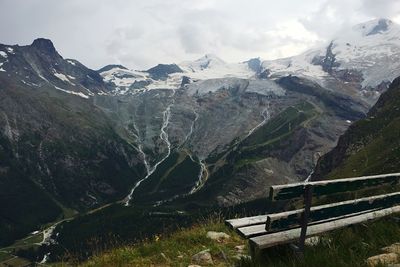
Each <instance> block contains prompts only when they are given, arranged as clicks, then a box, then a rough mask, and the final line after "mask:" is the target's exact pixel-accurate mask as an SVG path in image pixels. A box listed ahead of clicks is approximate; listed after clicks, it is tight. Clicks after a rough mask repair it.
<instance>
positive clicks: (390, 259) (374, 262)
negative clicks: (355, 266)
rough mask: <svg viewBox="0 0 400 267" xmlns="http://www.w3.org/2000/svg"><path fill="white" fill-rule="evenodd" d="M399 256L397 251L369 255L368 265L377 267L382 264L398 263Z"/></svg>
mask: <svg viewBox="0 0 400 267" xmlns="http://www.w3.org/2000/svg"><path fill="white" fill-rule="evenodd" d="M398 260H399V256H398V255H397V254H396V253H385V254H380V255H376V256H373V257H369V258H368V259H367V265H368V267H375V266H380V265H388V264H393V263H398Z"/></svg>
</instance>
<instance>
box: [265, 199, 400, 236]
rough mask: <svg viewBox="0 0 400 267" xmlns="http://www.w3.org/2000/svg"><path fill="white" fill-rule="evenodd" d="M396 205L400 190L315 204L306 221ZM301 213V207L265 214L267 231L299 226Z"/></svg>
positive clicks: (323, 219)
mask: <svg viewBox="0 0 400 267" xmlns="http://www.w3.org/2000/svg"><path fill="white" fill-rule="evenodd" d="M396 205H400V192H396V193H391V194H384V195H378V196H373V197H365V198H359V199H355V200H347V201H342V202H337V203H332V204H326V205H321V206H315V207H312V208H311V211H310V216H309V219H308V222H309V224H312V223H313V222H318V221H325V220H329V219H331V218H338V217H341V216H347V215H351V214H355V213H359V212H363V211H367V210H374V209H384V208H390V207H393V206H396ZM302 213H303V209H298V210H293V211H288V212H282V213H276V214H269V215H268V216H267V222H266V230H267V231H268V232H277V231H281V230H286V229H290V228H296V227H299V226H300V220H301V216H302Z"/></svg>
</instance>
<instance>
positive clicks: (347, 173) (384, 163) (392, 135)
mask: <svg viewBox="0 0 400 267" xmlns="http://www.w3.org/2000/svg"><path fill="white" fill-rule="evenodd" d="M399 160H400V77H399V78H397V79H395V80H394V81H393V82H392V83H391V85H390V87H389V89H388V90H387V91H386V92H385V93H384V94H382V96H381V97H380V98H379V100H378V102H377V103H376V104H375V105H374V106H373V108H372V109H371V110H370V111H369V112H368V115H367V117H366V118H365V119H363V120H360V121H357V122H355V123H353V124H352V125H351V126H350V127H349V129H348V130H347V131H346V133H345V134H344V135H342V136H341V137H340V139H339V141H338V144H337V146H336V147H335V148H334V149H333V150H332V151H330V152H329V153H327V154H326V155H324V156H323V157H322V158H321V160H320V161H319V162H318V165H317V167H316V169H315V172H314V175H313V179H331V178H337V177H355V176H364V175H373V174H384V173H392V172H393V173H395V172H399V171H400V166H399Z"/></svg>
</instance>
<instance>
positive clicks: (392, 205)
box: [226, 173, 400, 252]
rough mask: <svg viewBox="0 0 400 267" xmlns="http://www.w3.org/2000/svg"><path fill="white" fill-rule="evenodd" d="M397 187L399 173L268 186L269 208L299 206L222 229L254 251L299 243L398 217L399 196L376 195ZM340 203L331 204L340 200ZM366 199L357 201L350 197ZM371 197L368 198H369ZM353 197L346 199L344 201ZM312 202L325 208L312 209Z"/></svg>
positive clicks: (232, 222)
mask: <svg viewBox="0 0 400 267" xmlns="http://www.w3.org/2000/svg"><path fill="white" fill-rule="evenodd" d="M399 184H400V173H393V174H385V175H375V176H365V177H356V178H345V179H338V180H328V181H316V182H304V183H295V184H286V185H275V186H271V188H270V193H269V201H270V202H271V204H274V203H276V202H281V203H282V202H285V203H286V205H285V206H288V205H292V206H293V205H294V206H295V205H298V206H299V207H301V208H298V209H296V208H292V209H289V210H285V211H283V212H279V213H271V214H265V215H259V216H252V217H245V218H237V219H231V220H227V221H226V224H227V225H229V226H230V227H231V228H233V229H235V230H236V231H237V232H238V233H239V234H240V235H241V236H242V237H244V238H246V239H249V241H250V245H251V246H252V247H253V248H255V249H265V248H268V247H272V246H276V245H280V244H285V243H293V242H295V241H299V245H298V248H299V249H300V251H301V252H303V251H304V242H305V239H306V238H307V237H311V236H315V235H319V234H322V233H325V232H328V231H331V230H335V229H339V228H342V227H346V226H349V225H354V224H357V223H361V222H365V221H368V220H374V219H378V218H381V217H384V216H387V215H390V214H393V213H396V212H400V192H394V193H386V194H382V193H377V191H381V192H382V191H384V190H387V189H391V191H393V189H394V188H395V186H397V185H399ZM340 194H341V195H342V197H345V199H344V200H341V201H336V202H333V201H332V199H336V198H337V196H338V195H340ZM357 194H358V195H359V194H363V195H367V196H364V197H361V198H357V197H354V195H357ZM371 195H372V196H371ZM348 198H351V199H350V200H346V199H348ZM313 200H314V202H315V201H318V202H321V201H323V200H324V201H325V202H327V204H324V205H316V206H313V205H312V204H313Z"/></svg>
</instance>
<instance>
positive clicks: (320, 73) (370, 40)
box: [263, 19, 400, 89]
mask: <svg viewBox="0 0 400 267" xmlns="http://www.w3.org/2000/svg"><path fill="white" fill-rule="evenodd" d="M263 69H264V70H267V71H268V73H270V75H271V77H282V76H286V75H297V76H303V77H306V78H309V79H312V80H314V81H316V82H319V83H320V84H321V85H324V84H325V83H326V81H327V80H328V81H329V80H331V79H332V78H338V79H340V80H342V81H344V82H359V83H360V85H361V88H362V89H364V88H374V87H376V86H378V85H379V84H381V83H382V82H390V81H392V80H393V79H394V78H395V77H397V76H399V75H400V25H398V24H396V23H394V22H392V21H391V20H388V19H374V20H371V21H368V22H365V23H361V24H358V25H355V26H354V27H351V28H349V29H346V30H344V31H341V32H339V33H338V34H337V35H336V37H335V38H333V39H332V40H331V41H329V42H328V43H327V44H326V45H325V46H323V47H319V48H315V49H311V50H309V51H307V52H304V53H302V54H300V55H298V56H294V57H289V58H284V59H278V60H270V61H264V62H263Z"/></svg>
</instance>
